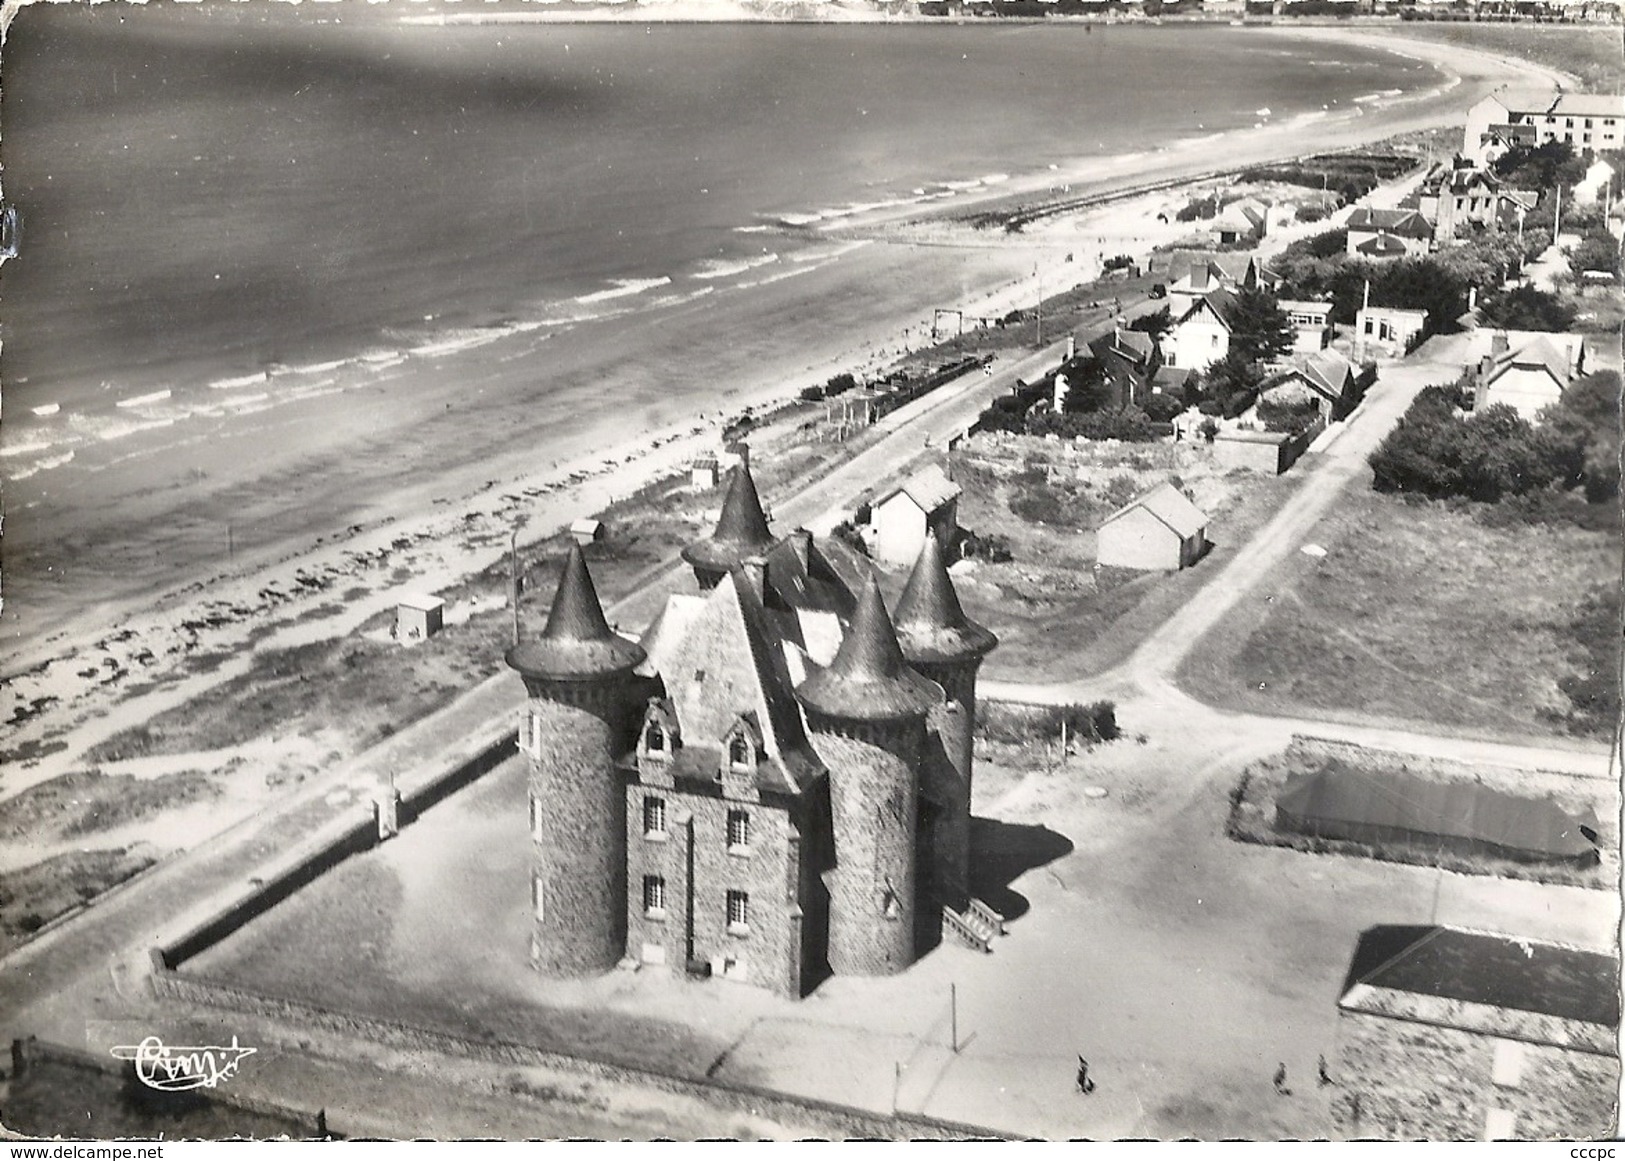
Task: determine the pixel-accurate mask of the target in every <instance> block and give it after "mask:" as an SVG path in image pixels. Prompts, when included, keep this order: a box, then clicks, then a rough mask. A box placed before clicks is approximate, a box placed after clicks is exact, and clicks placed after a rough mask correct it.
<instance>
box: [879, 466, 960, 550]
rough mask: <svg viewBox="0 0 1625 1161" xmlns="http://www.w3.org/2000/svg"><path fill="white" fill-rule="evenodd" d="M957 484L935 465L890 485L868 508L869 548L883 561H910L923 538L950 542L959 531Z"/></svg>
mask: <svg viewBox="0 0 1625 1161" xmlns="http://www.w3.org/2000/svg"><path fill="white" fill-rule="evenodd" d="M959 493H960V488H959V485H958V484H956V483H954V482H953V481H952V480H950V479H949V478H948V476H947V473H945V472H944V471H943V470H942V469H941V468H940V467H938V466H936V465H935V464H933V465H931V466H930V467H928V468H926V469H925V470H924V471H922V472H920V473H919V474H918V475H916V476H914V477H913V478H911V479H909V480H907V481H906V482H904V483H903V484H902V485H900V486H899V487H896V488H893V489H892V490H891V491H889V492H887V493H886V494H885V495H883V496H881V497H880V498H879V499H877V500H876V501H875V502H874V503H873V504H872V505H870V508H869V535H868V537H867V540H868V543H869V551H870V552H871V553H872V554H873V555H874V557H875V558H876V559H877V560H881V561H884V562H885V563H887V564H894V565H904V564H912V563H914V561H916V560H918V559H919V556H920V552H921V551H922V550H923V549H924V548H925V538H926V537H927V536H930V535H933V534H934V535H935V536H936V537H937V540H938V542H939V543H941V544H944V545H948V544H952V543H953V542H954V535H955V533H957V532H958V531H959Z"/></svg>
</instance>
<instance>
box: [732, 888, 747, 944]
mask: <svg viewBox="0 0 1625 1161" xmlns="http://www.w3.org/2000/svg"><path fill="white" fill-rule="evenodd" d="M728 933H729V934H730V935H747V934H749V933H750V895H748V894H747V893H746V892H744V891H729V892H728Z"/></svg>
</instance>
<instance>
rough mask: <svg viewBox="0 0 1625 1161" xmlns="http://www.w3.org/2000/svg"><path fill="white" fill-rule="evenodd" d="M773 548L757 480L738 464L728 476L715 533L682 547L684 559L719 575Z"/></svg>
mask: <svg viewBox="0 0 1625 1161" xmlns="http://www.w3.org/2000/svg"><path fill="white" fill-rule="evenodd" d="M772 546H773V533H772V532H771V531H769V530H768V527H767V514H766V513H765V512H763V511H762V499H761V497H760V496H759V495H757V493H756V481H755V480H754V479H752V478H751V474H750V468H749V466H748V465H746V464H743V463H741V464H740V465H739V466H738V467H736V468H734V469H733V471H732V472H731V473H729V476H728V494H727V495H726V496H725V497H724V498H723V501H722V514H721V515H720V516H719V517H718V518H717V527H716V530H715V531H714V532H712V533H711V535H710V536H708V537H706V538H705V539H704V540H700V541H697V542H695V543H694V544H690V545H688V546H687V547H686V548H684V549H683V559H684V560H686V561H688V563H689V564H692V565H699V566H700V567H702V568H712V569H716V570H717V571H719V572H722V571H726V570H728V569H730V568H732V567H733V566H734V565H736V564H738V563H739V562H740V561H741V560H744V559H745V558H747V557H751V556H757V555H760V554H761V553H763V552H765V551H767V549H769V548H771V547H772Z"/></svg>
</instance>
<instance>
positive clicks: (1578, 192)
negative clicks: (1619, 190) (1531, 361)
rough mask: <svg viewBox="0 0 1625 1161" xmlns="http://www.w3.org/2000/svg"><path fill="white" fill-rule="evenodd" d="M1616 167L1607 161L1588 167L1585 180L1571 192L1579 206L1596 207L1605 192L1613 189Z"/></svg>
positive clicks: (1594, 163)
mask: <svg viewBox="0 0 1625 1161" xmlns="http://www.w3.org/2000/svg"><path fill="white" fill-rule="evenodd" d="M1613 184H1614V167H1613V166H1611V165H1609V164H1608V163H1607V162H1606V161H1593V162H1592V163H1591V164H1590V165H1589V166H1587V167H1586V172H1585V178H1584V179H1583V180H1581V182H1580V183H1579V184H1578V185H1576V186H1575V187H1574V189H1573V190H1572V191H1570V192H1571V194H1572V195H1573V198H1574V204H1575V205H1577V206H1594V205H1596V204H1597V198H1598V197H1599V196H1600V195H1601V194H1602V193H1603V191H1605V190H1608V189H1611V188H1613Z"/></svg>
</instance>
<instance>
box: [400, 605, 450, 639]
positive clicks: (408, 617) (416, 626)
mask: <svg viewBox="0 0 1625 1161" xmlns="http://www.w3.org/2000/svg"><path fill="white" fill-rule="evenodd" d="M445 615H446V602H445V601H443V600H441V599H440V598H439V597H430V596H423V595H421V594H417V593H409V594H408V595H406V596H404V597H402V598H400V600H398V601H396V602H395V640H397V641H399V642H401V643H402V644H406V643H409V642H412V641H427V640H428V639H429V638H430V637H433V636H434V635H435V634H436V633H438V632H440V630H441V629H442V628H443V627H444V626H445Z"/></svg>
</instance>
